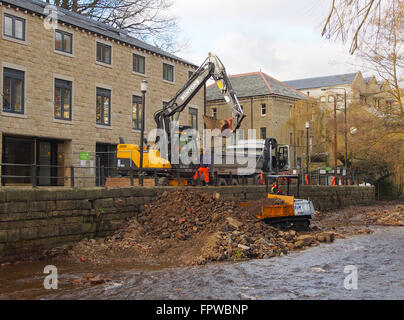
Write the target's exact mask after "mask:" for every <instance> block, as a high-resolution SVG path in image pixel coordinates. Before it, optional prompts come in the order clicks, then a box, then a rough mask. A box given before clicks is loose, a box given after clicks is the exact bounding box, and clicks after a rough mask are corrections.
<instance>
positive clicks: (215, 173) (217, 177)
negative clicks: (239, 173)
mask: <svg viewBox="0 0 404 320" xmlns="http://www.w3.org/2000/svg"><path fill="white" fill-rule="evenodd" d="M214 176H215V186H218V184H219V176H218V174H217V171H215V172H214Z"/></svg>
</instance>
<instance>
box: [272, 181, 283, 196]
mask: <svg viewBox="0 0 404 320" xmlns="http://www.w3.org/2000/svg"><path fill="white" fill-rule="evenodd" d="M271 193H273V194H282V190H281V188H280V187H279V185H278V182H277V181H274V183H273V184H272V187H271Z"/></svg>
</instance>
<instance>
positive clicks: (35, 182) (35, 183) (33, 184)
mask: <svg viewBox="0 0 404 320" xmlns="http://www.w3.org/2000/svg"><path fill="white" fill-rule="evenodd" d="M31 176H32V181H31V183H32V187H33V188H36V186H37V181H36V164H35V163H34V164H33V165H32V166H31Z"/></svg>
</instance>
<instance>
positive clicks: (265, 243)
mask: <svg viewBox="0 0 404 320" xmlns="http://www.w3.org/2000/svg"><path fill="white" fill-rule="evenodd" d="M255 244H258V245H261V246H263V247H273V246H274V244H273V243H271V242H269V241H268V240H267V239H264V238H260V239H258V240H257V241H255Z"/></svg>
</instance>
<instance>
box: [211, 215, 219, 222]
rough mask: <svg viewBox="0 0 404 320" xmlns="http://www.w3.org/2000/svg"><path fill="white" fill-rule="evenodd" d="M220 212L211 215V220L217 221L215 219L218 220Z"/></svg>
mask: <svg viewBox="0 0 404 320" xmlns="http://www.w3.org/2000/svg"><path fill="white" fill-rule="evenodd" d="M220 217H221V216H220V214H218V213H215V214H214V215H213V216H212V222H217V221H219V220H220Z"/></svg>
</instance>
